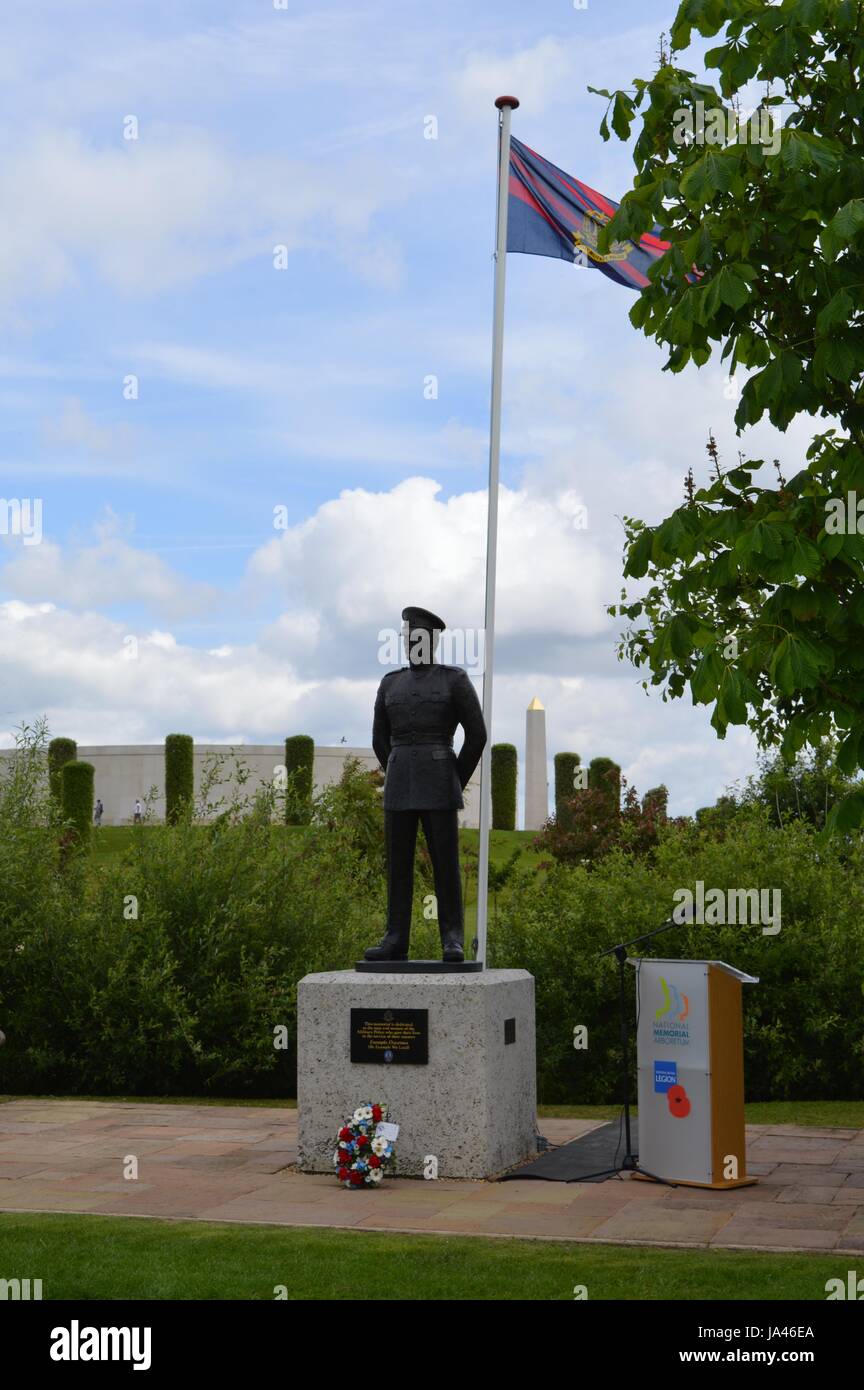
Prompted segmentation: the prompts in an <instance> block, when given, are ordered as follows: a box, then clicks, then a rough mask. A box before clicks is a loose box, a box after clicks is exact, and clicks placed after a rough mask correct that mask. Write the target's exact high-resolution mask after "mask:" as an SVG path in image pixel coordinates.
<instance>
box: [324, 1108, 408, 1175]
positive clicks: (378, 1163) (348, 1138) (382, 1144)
mask: <svg viewBox="0 0 864 1390" xmlns="http://www.w3.org/2000/svg"><path fill="white" fill-rule="evenodd" d="M386 1119H387V1106H386V1105H373V1104H372V1103H371V1102H369V1103H367V1104H366V1105H359V1106H358V1107H357V1109H356V1110H355V1111H354V1114H353V1115H352V1116H351V1118H350V1120H346V1122H345V1124H344V1125H343V1126H342V1128H341V1129H340V1131H339V1134H338V1136H337V1141H336V1142H337V1147H336V1151H335V1153H334V1154H333V1166H334V1167H335V1169H336V1176H337V1178H338V1179H339V1181H340V1182H341V1184H342V1186H343V1187H365V1186H369V1187H377V1185H378V1183H380V1182H381V1180H382V1179H383V1178H384V1176H385V1174H387V1173H391V1172H392V1171H393V1169H394V1168H395V1166H396V1154H395V1151H394V1148H393V1144H392V1141H391V1140H389V1139H382V1138H378V1137H376V1134H375V1130H376V1128H377V1127H378V1125H379V1124H380V1123H381V1121H382V1120H386Z"/></svg>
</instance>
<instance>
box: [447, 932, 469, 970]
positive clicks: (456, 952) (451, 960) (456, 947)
mask: <svg viewBox="0 0 864 1390" xmlns="http://www.w3.org/2000/svg"><path fill="white" fill-rule="evenodd" d="M462 943H463V935H462V932H461V931H457V930H455V929H453V928H451V929H450V930H448V931H442V933H441V959H442V960H443V961H446V962H447V964H448V965H461V964H462V962H463V960H464V959H465V952H464V950H463V946H462Z"/></svg>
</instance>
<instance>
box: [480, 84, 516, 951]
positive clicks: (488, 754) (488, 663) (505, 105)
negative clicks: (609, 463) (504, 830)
mask: <svg viewBox="0 0 864 1390" xmlns="http://www.w3.org/2000/svg"><path fill="white" fill-rule="evenodd" d="M495 105H496V106H497V107H498V111H499V113H500V114H499V117H498V225H497V230H496V236H495V301H494V304H495V307H494V313H493V318H492V401H491V407H490V424H489V507H488V512H487V523H486V632H485V641H484V652H485V661H484V665H483V721H484V723H485V725H486V734H487V742H486V747H485V748H484V749H483V757H482V758H481V760H480V854H479V859H478V863H477V951H476V959H477V960H479V961H482V962H483V964H484V965H485V963H486V916H487V907H488V898H489V828H490V822H491V819H492V785H491V784H492V671H493V664H494V656H495V567H496V560H497V557H498V472H499V462H500V456H501V368H502V364H503V359H504V274H505V270H506V267H507V207H508V203H509V189H510V113H511V111H515V110H516V107H517V106H518V105H519V102H518V100H517V98H516V97H497V98H496V100H495Z"/></svg>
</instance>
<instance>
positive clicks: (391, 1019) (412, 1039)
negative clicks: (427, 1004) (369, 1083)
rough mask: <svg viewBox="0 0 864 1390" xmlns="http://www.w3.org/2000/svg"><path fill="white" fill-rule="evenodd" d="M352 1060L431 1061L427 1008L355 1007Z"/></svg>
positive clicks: (420, 1063)
mask: <svg viewBox="0 0 864 1390" xmlns="http://www.w3.org/2000/svg"><path fill="white" fill-rule="evenodd" d="M351 1061H352V1062H380V1063H381V1064H382V1065H383V1066H399V1065H400V1064H401V1065H403V1066H404V1065H405V1064H406V1063H408V1064H412V1063H413V1065H415V1066H425V1065H426V1063H427V1062H428V1061H429V1010H428V1009H352V1010H351Z"/></svg>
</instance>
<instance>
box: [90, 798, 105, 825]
mask: <svg viewBox="0 0 864 1390" xmlns="http://www.w3.org/2000/svg"><path fill="white" fill-rule="evenodd" d="M104 810H105V807H104V806H103V805H102V802H101V800H100V801H97V802H96V805H95V806H94V807H93V821H94V823H95V824H96V825H101V824H102V812H103V811H104Z"/></svg>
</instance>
